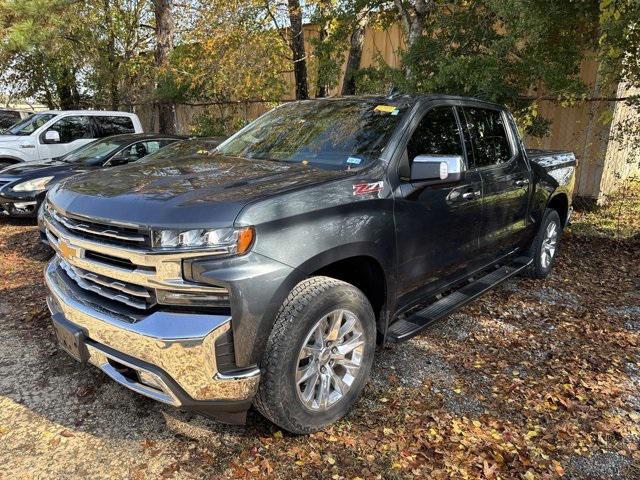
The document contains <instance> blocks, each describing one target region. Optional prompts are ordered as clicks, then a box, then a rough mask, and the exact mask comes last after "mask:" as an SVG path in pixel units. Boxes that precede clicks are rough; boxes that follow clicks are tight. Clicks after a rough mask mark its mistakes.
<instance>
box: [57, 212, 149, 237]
mask: <svg viewBox="0 0 640 480" xmlns="http://www.w3.org/2000/svg"><path fill="white" fill-rule="evenodd" d="M48 212H49V214H50V215H51V217H52V218H53V219H54V220H55V221H56V222H58V223H60V224H62V225H63V226H64V227H65V228H67V229H69V230H73V231H76V232H83V233H87V234H89V235H96V236H99V237H108V238H113V239H116V240H122V241H125V242H135V243H144V242H146V241H147V237H145V236H144V235H135V234H128V233H126V232H124V231H121V230H114V229H113V228H110V227H105V228H103V229H100V228H99V226H98V225H97V224H91V225H90V224H88V223H85V222H81V221H79V220H78V221H76V220H75V219H72V218H69V217H64V216H62V215H60V213H58V212H57V211H55V210H54V209H53V208H49V209H48Z"/></svg>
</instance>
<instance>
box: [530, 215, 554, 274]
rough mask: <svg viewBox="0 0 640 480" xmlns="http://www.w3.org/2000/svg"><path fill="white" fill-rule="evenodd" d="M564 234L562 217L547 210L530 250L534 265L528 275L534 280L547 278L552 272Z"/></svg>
mask: <svg viewBox="0 0 640 480" xmlns="http://www.w3.org/2000/svg"><path fill="white" fill-rule="evenodd" d="M561 234H562V223H561V222H560V216H559V215H558V212H556V211H555V210H551V209H547V210H546V211H545V212H544V216H543V217H542V223H541V225H540V230H539V231H538V234H537V235H536V237H535V238H534V240H533V243H532V244H531V247H530V248H529V255H530V256H531V257H532V258H533V263H532V264H531V267H529V269H528V271H527V274H528V276H529V277H532V278H545V277H546V276H547V275H549V272H551V269H552V268H553V264H554V262H555V258H556V253H557V251H558V243H559V242H560V235H561Z"/></svg>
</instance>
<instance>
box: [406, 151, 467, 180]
mask: <svg viewBox="0 0 640 480" xmlns="http://www.w3.org/2000/svg"><path fill="white" fill-rule="evenodd" d="M463 171H464V161H463V159H462V157H461V156H460V155H418V156H417V157H415V158H414V159H413V163H412V164H411V181H418V180H422V181H426V180H440V181H442V182H457V181H458V180H460V179H461V178H462V172H463Z"/></svg>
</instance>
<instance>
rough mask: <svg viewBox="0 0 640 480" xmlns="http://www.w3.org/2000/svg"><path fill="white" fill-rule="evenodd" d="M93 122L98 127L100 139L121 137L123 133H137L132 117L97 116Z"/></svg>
mask: <svg viewBox="0 0 640 480" xmlns="http://www.w3.org/2000/svg"><path fill="white" fill-rule="evenodd" d="M93 120H94V121H95V122H96V125H97V127H98V135H99V138H104V137H110V136H111V135H120V134H122V133H135V128H134V127H133V121H132V120H131V118H130V117H118V116H96V117H94V118H93Z"/></svg>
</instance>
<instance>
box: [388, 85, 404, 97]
mask: <svg viewBox="0 0 640 480" xmlns="http://www.w3.org/2000/svg"><path fill="white" fill-rule="evenodd" d="M400 93H401V92H400V89H399V88H398V87H397V85H391V88H390V89H389V93H387V97H389V98H393V97H395V96H396V95H399V94H400Z"/></svg>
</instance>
